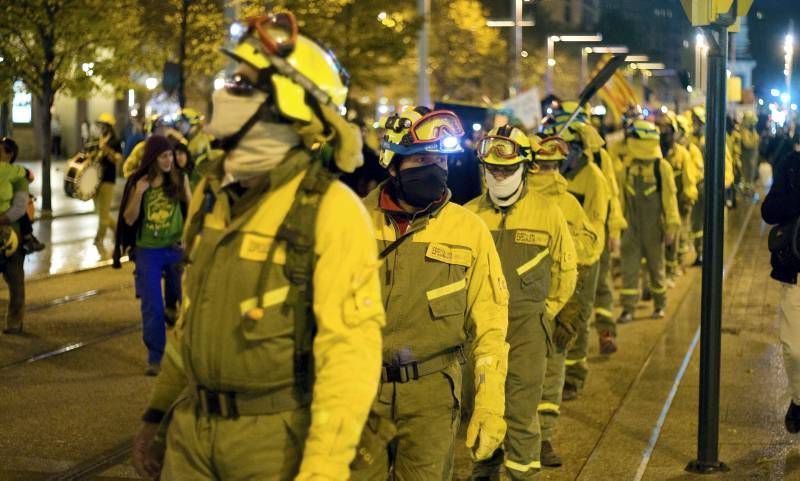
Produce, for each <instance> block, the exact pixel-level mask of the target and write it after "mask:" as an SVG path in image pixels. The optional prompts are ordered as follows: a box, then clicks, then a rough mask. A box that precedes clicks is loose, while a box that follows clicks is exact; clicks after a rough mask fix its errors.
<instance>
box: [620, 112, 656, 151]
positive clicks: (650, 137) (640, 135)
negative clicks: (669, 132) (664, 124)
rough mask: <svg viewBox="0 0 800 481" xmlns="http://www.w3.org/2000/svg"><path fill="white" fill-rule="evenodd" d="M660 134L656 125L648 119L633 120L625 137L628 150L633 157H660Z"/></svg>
mask: <svg viewBox="0 0 800 481" xmlns="http://www.w3.org/2000/svg"><path fill="white" fill-rule="evenodd" d="M660 140H661V135H660V131H659V130H658V127H656V126H655V124H654V123H653V122H650V121H648V120H634V121H633V124H631V126H630V127H628V130H627V137H626V139H625V142H626V146H627V147H628V152H629V153H630V154H631V156H633V158H635V159H643V160H645V159H655V158H659V157H661V145H660Z"/></svg>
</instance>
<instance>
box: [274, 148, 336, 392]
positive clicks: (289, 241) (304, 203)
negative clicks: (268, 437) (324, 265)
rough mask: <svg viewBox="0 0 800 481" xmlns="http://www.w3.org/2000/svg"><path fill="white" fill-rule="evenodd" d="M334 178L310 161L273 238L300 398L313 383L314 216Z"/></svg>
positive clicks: (315, 223)
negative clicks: (285, 285)
mask: <svg viewBox="0 0 800 481" xmlns="http://www.w3.org/2000/svg"><path fill="white" fill-rule="evenodd" d="M336 177H337V175H336V174H334V173H333V172H331V171H330V170H329V169H327V168H325V167H324V166H323V165H322V162H320V161H319V159H314V160H312V162H311V165H310V166H309V168H308V170H307V171H306V175H305V177H304V178H303V180H302V181H301V183H300V186H299V187H298V189H297V193H296V194H295V199H294V202H293V203H292V206H291V207H290V208H289V212H288V213H287V214H286V218H285V219H284V220H283V223H282V224H281V226H280V227H279V228H278V232H277V235H276V240H277V241H285V242H286V264H285V265H284V267H283V270H284V274H285V275H286V278H287V279H288V280H289V293H288V295H287V297H286V302H285V303H284V305H283V309H291V310H292V311H293V314H294V376H295V388H296V390H297V393H298V395H299V396H301V397H306V396H308V395H309V394H310V393H311V391H312V388H313V381H314V359H313V353H312V347H313V341H314V335H315V334H316V323H315V321H314V313H313V292H312V291H313V289H312V281H313V273H314V264H315V261H316V259H315V253H314V244H315V240H316V239H315V232H316V225H317V216H318V214H319V206H320V203H321V202H322V198H323V196H324V194H325V192H327V191H328V188H329V187H330V185H331V184H332V183H333V181H334V180H336ZM259 302H261V298H259ZM259 307H260V306H259Z"/></svg>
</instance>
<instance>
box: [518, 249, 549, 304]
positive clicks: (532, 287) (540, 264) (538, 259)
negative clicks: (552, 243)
mask: <svg viewBox="0 0 800 481" xmlns="http://www.w3.org/2000/svg"><path fill="white" fill-rule="evenodd" d="M549 254H550V249H548V248H545V249H543V250H541V251H539V252H538V253H537V254H536V255H534V256H533V257H532V258H531V259H530V260H529V261H527V262H526V263H524V264H522V265H521V266H519V267H517V275H519V278H520V282H521V283H522V291H523V292H525V293H527V294H528V295H530V296H531V298H532V299H533V300H534V301H537V302H538V301H543V300H544V299H545V297H546V296H547V288H548V284H547V281H548V279H547V277H548V276H547V274H549V266H547V269H545V265H544V264H549V262H548V255H549Z"/></svg>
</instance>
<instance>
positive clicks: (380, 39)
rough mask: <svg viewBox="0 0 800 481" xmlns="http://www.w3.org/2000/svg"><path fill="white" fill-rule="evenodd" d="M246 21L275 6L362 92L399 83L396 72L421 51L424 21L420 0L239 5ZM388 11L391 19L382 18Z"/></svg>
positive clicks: (308, 0) (292, 0)
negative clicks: (330, 56)
mask: <svg viewBox="0 0 800 481" xmlns="http://www.w3.org/2000/svg"><path fill="white" fill-rule="evenodd" d="M237 4H238V5H239V6H240V7H241V11H242V13H243V14H244V16H247V15H255V14H258V13H263V12H264V11H267V10H268V9H269V8H270V7H272V6H275V7H277V8H279V9H285V10H290V11H291V12H292V13H294V14H295V16H296V17H297V21H298V25H299V26H300V30H301V32H304V33H306V34H308V35H310V36H311V37H314V38H315V39H317V40H319V41H320V42H322V43H323V44H324V45H325V46H327V47H328V48H330V49H331V50H332V51H333V52H334V53H335V55H336V57H337V58H338V59H339V62H341V63H342V65H343V66H344V67H345V68H346V69H347V71H348V72H349V73H350V76H351V84H352V86H353V87H354V88H356V89H365V90H368V89H371V88H373V87H375V86H377V85H382V84H386V83H391V82H393V81H399V82H406V81H407V78H400V79H398V78H396V77H395V75H394V73H393V72H392V71H391V70H392V67H393V66H395V65H396V64H397V63H398V62H399V61H400V60H401V59H403V58H404V57H405V56H407V55H409V53H413V51H414V49H415V48H416V34H417V29H418V28H419V25H420V22H419V19H418V18H417V16H416V2H415V1H414V0H278V1H274V2H271V1H260V2H259V1H242V2H237ZM381 12H385V16H384V15H381V16H380V18H379V15H380V14H381Z"/></svg>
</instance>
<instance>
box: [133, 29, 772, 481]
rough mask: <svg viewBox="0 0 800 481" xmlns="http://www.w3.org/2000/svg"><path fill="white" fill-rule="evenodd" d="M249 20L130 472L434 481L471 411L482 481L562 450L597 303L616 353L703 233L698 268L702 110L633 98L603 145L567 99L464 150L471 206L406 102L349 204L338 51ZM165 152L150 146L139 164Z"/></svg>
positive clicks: (606, 351) (200, 179)
mask: <svg viewBox="0 0 800 481" xmlns="http://www.w3.org/2000/svg"><path fill="white" fill-rule="evenodd" d="M247 27H248V28H247V31H246V34H245V35H244V36H243V38H242V40H241V41H240V43H239V44H238V45H237V46H236V47H235V48H234V49H232V50H229V51H226V52H225V53H226V54H228V55H229V56H230V57H232V58H233V59H234V60H235V61H236V62H237V63H238V68H237V70H236V73H235V75H234V77H233V78H232V79H231V80H230V81H229V82H228V83H227V84H226V87H225V88H224V89H221V90H219V91H216V92H215V93H214V97H213V102H214V117H213V118H212V121H211V123H210V125H209V128H208V131H209V133H210V134H212V135H213V136H214V137H215V138H216V140H215V141H214V143H213V147H214V148H213V149H212V150H210V152H209V153H208V154H207V155H206V156H204V158H203V160H202V161H198V162H197V165H196V167H195V169H196V170H197V172H198V175H197V178H196V182H194V184H196V186H194V189H193V193H192V194H191V196H190V202H189V205H188V209H187V211H186V213H185V216H181V217H180V219H181V225H183V241H182V248H183V249H184V250H185V252H186V255H185V262H184V268H183V269H184V272H183V279H182V289H183V292H182V296H181V297H180V299H181V301H180V306H179V307H178V309H179V311H180V314H179V316H178V320H177V324H176V326H175V327H174V328H173V329H171V330H169V331H168V332H167V338H168V340H167V342H166V345H164V344H163V341H161V342H162V344H161V346H160V349H161V351H160V353H158V352H157V353H156V354H157V356H156V357H160V359H157V361H158V365H159V368H160V373H159V375H158V377H157V378H156V384H155V388H154V391H153V394H152V396H151V399H150V403H149V406H148V409H147V411H146V412H145V414H144V416H143V424H142V427H141V429H140V431H139V433H138V434H137V436H136V438H135V442H134V464H135V466H136V467H137V469H138V470H139V472H140V473H141V474H142V475H145V476H148V477H153V478H155V477H158V476H160V479H163V480H179V479H282V480H283V479H286V480H291V479H296V480H309V479H313V480H320V481H321V480H345V479H354V480H385V479H389V478H392V479H398V480H443V479H444V480H447V479H451V478H452V475H453V467H454V450H455V443H456V438H457V433H458V431H459V424H460V420H461V417H462V407H464V406H468V407H469V408H468V409H465V411H468V412H467V413H466V414H467V416H468V419H469V420H468V426H467V428H466V445H467V447H468V448H469V450H470V453H471V455H472V458H473V460H474V465H473V471H472V478H473V479H496V477H497V475H498V474H499V473H500V472H501V468H502V470H503V471H504V472H505V474H506V476H507V477H508V478H510V479H525V480H531V479H539V476H540V471H541V469H542V466H560V465H561V460H560V459H559V456H558V455H557V453H556V451H555V449H554V446H553V432H554V430H555V427H556V424H557V421H558V416H559V412H560V405H561V402H562V401H563V400H569V399H574V398H575V397H576V396H577V395H578V394H579V393H580V392H581V389H582V388H583V387H584V384H585V382H586V379H587V374H588V364H587V360H586V357H587V351H588V345H589V342H590V338H591V337H592V336H591V334H590V326H591V322H590V321H591V319H592V316H593V315H594V326H595V330H596V332H597V335H598V339H599V345H600V352H601V353H602V354H603V355H611V354H613V353H614V352H616V350H617V341H616V339H617V332H616V325H617V324H623V323H627V322H630V321H631V320H632V319H633V315H634V310H635V308H636V306H637V303H638V302H639V300H640V299H641V298H642V294H643V289H646V290H647V291H648V292H649V296H650V297H651V298H652V300H653V303H654V310H653V317H654V318H661V317H663V316H664V310H665V308H666V302H667V290H668V287H669V286H670V285H671V283H672V280H673V279H674V278H675V276H677V275H678V274H679V273H680V266H681V263H682V262H683V259H684V254H686V253H687V246H688V245H689V244H691V243H692V242H694V245H695V250H696V251H697V262H698V263H699V262H702V252H701V250H700V245H701V242H700V240H701V238H702V214H703V208H702V202H703V194H702V180H703V179H702V177H703V154H702V152H703V142H704V135H703V132H704V124H705V113H704V111H703V109H702V107H695V108H693V109H692V110H690V111H689V112H687V113H685V114H682V115H676V114H674V113H671V112H666V113H663V114H660V115H658V116H657V118H656V122H655V123H653V122H650V121H648V120H645V119H644V118H641V116H637V115H635V114H630V115H628V119H627V122H626V126H625V138H624V140H623V141H622V142H620V143H618V144H615V145H612V146H609V148H608V149H606V148H605V142H604V140H603V139H602V137H601V136H600V135H599V133H598V132H597V130H596V129H595V128H594V127H593V126H592V125H591V123H590V121H588V119H587V118H586V117H585V116H584V115H582V114H578V115H577V117H576V118H575V120H574V121H572V122H571V123H567V121H568V119H569V118H570V116H571V114H573V112H574V111H575V109H581V108H582V107H581V106H579V105H577V104H576V103H575V102H563V103H561V104H560V105H555V106H554V109H553V113H552V115H549V116H548V117H547V118H545V119H544V121H543V125H542V128H541V130H540V133H539V134H538V135H528V134H527V133H526V132H525V131H524V130H522V129H520V128H518V127H515V126H512V125H503V126H500V127H497V128H494V129H492V130H491V131H490V132H489V133H488V135H486V136H485V137H483V138H482V139H481V140H480V141H479V142H478V144H477V155H478V159H479V161H480V167H481V176H482V180H483V184H484V186H485V193H484V194H483V195H481V196H479V197H478V198H476V199H473V200H472V201H470V202H468V203H466V204H465V205H464V206H460V205H457V204H455V203H453V202H450V191H449V190H448V188H447V175H448V158H449V157H450V156H451V155H454V154H458V153H460V152H463V147H462V142H461V140H462V137H463V136H464V130H463V128H462V125H461V123H460V121H459V119H458V117H457V116H456V115H455V114H453V113H452V112H449V111H444V110H431V109H429V108H426V107H424V106H419V107H416V108H412V109H407V110H404V111H402V112H399V113H397V114H393V115H391V116H388V117H386V118H384V119H382V120H381V127H382V128H383V129H384V130H385V135H384V137H383V140H382V143H381V151H380V160H379V162H380V165H381V166H382V167H383V168H385V169H386V170H387V172H388V174H389V179H388V180H387V181H385V182H383V183H381V184H380V185H379V186H378V187H377V188H376V189H375V190H374V191H372V192H371V193H370V194H369V195H368V196H367V197H366V198H364V199H359V198H358V197H357V196H356V195H355V194H354V193H353V192H352V191H350V190H349V189H348V188H346V187H345V186H344V185H343V184H342V183H341V182H339V181H338V180H336V178H335V177H336V175H335V174H334V173H333V171H344V172H352V171H353V169H354V168H355V167H357V166H358V165H359V164H360V162H361V142H362V139H361V134H360V132H359V130H358V128H357V127H356V126H355V125H352V124H350V123H348V122H347V121H346V120H345V119H344V118H343V117H342V116H341V115H340V106H342V105H343V103H344V100H345V98H346V94H347V84H346V75H345V72H344V71H343V70H342V69H341V67H340V66H339V64H338V62H337V61H336V58H335V57H334V56H333V54H332V53H331V52H330V51H328V50H326V49H324V48H322V47H320V45H319V44H318V43H316V42H315V41H314V40H313V39H311V38H310V37H308V36H306V35H304V34H300V33H298V31H297V25H296V23H295V20H294V17H293V16H292V15H291V14H289V13H279V14H267V15H263V16H260V17H256V18H252V19H248V23H247ZM753 119H754V118H753V117H750V116H746V117H745V119H744V122H743V129H742V132H741V133H740V134H739V139H740V140H739V143H740V145H741V149H740V152H739V154H738V155H740V156H744V154H745V153H746V152H749V151H748V150H747V149H752V148H754V147H753V146H752V145H750V144H747V143H746V142H745V141H744V140H745V138H748V139H749V138H750V137H747V136H748V135H750V134H749V130H748V129H751V128H752V127H754V122H752V120H753ZM751 123H752V125H751ZM756 138H757V137H756ZM153 139H155V140H153ZM161 145H167V144H166V143H165V142H164V137H162V136H160V135H153V136H152V137H151V138H150V139H148V140H147V141H146V142H145V143H144V146H143V147H142V159H143V160H142V162H144V164H143V165H147V164H152V163H153V162H155V161H154V160H153V159H155V158H156V157H157V158H158V159H161V157H162V156H161V153H162V152H163V151H164V149H165V148H166V147H160V146H161ZM755 148H757V146H756V147H755ZM730 150H734V151H735V149H730ZM729 159H730V160H729V162H728V164H726V187H731V186H732V185H733V180H734V179H733V170H734V169H733V157H729ZM159 162H161V160H159ZM753 162H754V160H753ZM154 165H155V164H154ZM158 165H162V167H159V168H161V169H162V170H164V169H166V167H164V166H166V165H167V164H166V163H164V164H158ZM153 169H156V167H153ZM750 169H751V170H749V171H748V172H749V174H744V176H749V177H748V179H749V180H752V177H753V175H754V174H753V172H754V166H751V167H750ZM126 170H127V168H126ZM130 170H131V171H133V170H135V169H134V168H133V167H131V169H130ZM139 170H142V168H141V167H140V168H139ZM165 172H166V170H165ZM145 179H146V178H145ZM137 187H138V184H137ZM150 188H152V187H150ZM142 189H143V192H145V193H146V191H147V189H148V186H147V185H145V184H142ZM126 190H127V189H126ZM133 190H134V192H135V191H136V188H133ZM143 195H146V194H141V193H140V194H139V197H138V198H139V199H141V198H142V196H143ZM135 202H144V200H137V201H134V203H135ZM126 205H127V204H126ZM133 211H136V213H138V210H136V209H132V210H131V212H133ZM173 212H174V211H173ZM131 218H132V219H133V218H134V217H133V216H131ZM123 247H124V246H123ZM131 253H132V254H135V252H131ZM616 254H619V255H620V258H621V273H622V289H621V290H620V291H619V294H620V301H621V304H622V313H621V315H619V316H617V317H615V316H614V315H613V314H612V311H613V306H612V303H613V299H612V292H613V291H612V279H611V257H612V255H616ZM687 260H688V259H687ZM135 261H136V262H137V269H139V265H138V263H139V260H136V259H135ZM643 269H644V271H645V272H646V274H647V275H646V276H644V277H645V281H644V285H645V286H646V287H644V288H643V287H641V286H640V285H641V284H642V275H641V273H642V270H643ZM148 347H149V345H148Z"/></svg>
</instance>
